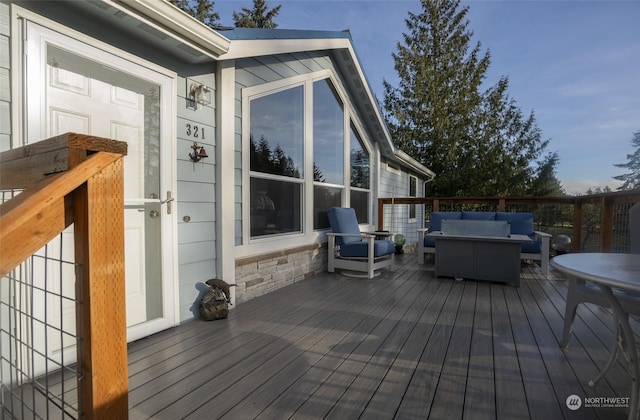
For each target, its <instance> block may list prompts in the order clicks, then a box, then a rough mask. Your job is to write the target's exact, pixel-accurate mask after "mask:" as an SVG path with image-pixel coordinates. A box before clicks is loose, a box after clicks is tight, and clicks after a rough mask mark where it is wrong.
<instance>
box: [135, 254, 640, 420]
mask: <svg viewBox="0 0 640 420" xmlns="http://www.w3.org/2000/svg"><path fill="white" fill-rule="evenodd" d="M566 286H567V285H566V280H565V279H564V278H562V276H560V275H559V274H558V273H557V272H553V271H552V275H551V276H550V278H549V279H548V280H547V279H545V278H544V277H543V276H542V275H541V274H540V273H539V272H538V270H537V266H523V274H522V284H521V286H520V287H519V288H515V287H513V286H504V285H501V284H492V283H486V282H476V281H462V282H456V281H454V280H453V279H447V278H434V274H433V267H432V266H430V265H429V263H427V264H426V265H424V266H420V265H417V264H416V263H415V255H412V254H408V255H404V256H402V258H400V259H399V261H398V264H397V266H396V270H395V271H394V272H393V273H390V272H386V273H384V274H382V275H381V276H380V277H378V278H376V279H373V280H363V279H354V278H347V277H343V276H341V275H339V274H329V273H326V274H322V275H319V276H317V277H313V278H310V279H307V280H304V281H301V282H299V283H296V284H293V285H291V286H289V287H286V288H284V289H281V290H277V291H274V292H272V293H270V294H268V295H266V296H262V297H260V298H256V299H253V300H251V301H249V302H247V303H243V304H241V305H239V306H238V307H237V308H234V309H233V310H232V311H231V313H230V315H229V318H228V319H226V320H220V321H212V322H202V321H195V322H189V323H186V324H184V325H182V326H180V327H177V328H174V329H171V330H168V331H164V332H162V333H159V334H156V335H154V336H152V337H148V338H146V339H143V340H140V341H137V342H135V343H131V344H130V345H129V388H130V391H129V406H130V410H129V414H130V418H132V419H147V418H154V419H178V418H193V419H204V418H206V419H213V418H225V419H253V418H260V419H286V418H290V417H291V418H308V419H317V418H333V419H355V418H364V419H391V418H398V419H427V418H429V419H443V418H451V419H458V418H469V419H528V418H532V419H543V420H554V419H562V418H576V419H578V418H579V419H591V418H594V419H597V418H600V419H618V418H620V419H623V418H626V416H627V413H626V410H625V409H624V408H611V407H600V408H585V407H584V406H583V407H582V408H580V409H579V410H577V411H571V410H569V409H568V408H567V405H566V400H567V397H569V396H570V395H573V394H575V395H578V396H580V397H581V398H583V399H584V398H585V397H629V396H630V395H629V394H630V379H629V376H628V374H627V372H626V370H625V369H624V368H623V366H622V365H621V364H620V363H618V364H616V366H614V368H613V369H612V371H611V372H610V374H609V375H608V376H607V378H606V380H603V381H602V382H601V383H600V384H598V385H597V386H596V387H595V388H590V387H589V386H588V385H587V383H588V381H589V379H591V378H593V377H595V376H596V375H597V373H598V368H599V367H601V366H604V364H605V363H606V360H607V358H608V355H609V350H608V347H609V346H610V345H611V340H612V336H613V333H612V330H611V322H612V318H611V315H610V314H609V312H608V311H607V310H604V309H602V308H600V307H597V306H592V305H581V306H580V308H579V310H578V317H577V319H576V325H575V329H574V335H573V337H572V339H571V344H570V346H569V349H568V350H566V351H564V350H563V349H561V348H560V345H559V342H560V339H561V333H562V325H563V314H564V304H565V294H566ZM632 324H633V328H634V330H635V331H636V332H637V331H640V327H639V324H638V322H637V320H633V322H632ZM583 404H584V401H583Z"/></svg>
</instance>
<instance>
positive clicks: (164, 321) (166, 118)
mask: <svg viewBox="0 0 640 420" xmlns="http://www.w3.org/2000/svg"><path fill="white" fill-rule="evenodd" d="M13 16H14V18H15V19H17V20H16V21H14V22H15V23H16V25H13V26H14V29H13V33H12V39H14V40H16V39H18V40H19V41H20V42H19V44H20V49H19V51H23V50H24V51H25V52H26V51H27V45H26V43H28V42H33V40H29V39H27V37H26V30H27V26H29V28H30V29H29V30H30V31H31V30H32V28H37V29H34V30H37V32H38V33H39V34H40V35H41V37H42V38H43V39H41V40H40V41H38V42H40V43H41V44H44V42H45V40H46V42H51V43H53V44H55V45H59V46H61V47H63V48H66V49H70V50H71V51H74V53H76V54H79V55H82V56H84V57H86V58H88V59H91V60H93V61H96V62H98V63H101V64H103V65H105V66H107V67H110V68H114V69H117V70H118V71H123V72H126V73H131V74H132V75H135V76H136V77H139V78H142V79H147V80H150V81H153V82H154V83H157V84H158V85H160V86H161V103H160V108H161V110H160V115H161V119H160V120H161V127H160V130H161V136H160V137H161V147H162V151H161V156H162V165H163V167H164V169H163V170H162V172H161V178H162V179H161V194H162V195H163V196H164V194H166V191H169V190H170V191H171V192H172V193H173V196H174V197H176V196H177V192H176V188H177V167H176V166H177V165H176V162H177V158H176V156H175V153H176V152H175V151H176V143H177V135H176V120H177V116H176V115H177V104H176V100H175V98H177V75H176V74H175V73H174V72H171V71H168V70H167V69H163V68H160V67H159V66H157V65H155V64H153V63H149V62H147V61H145V60H143V59H140V58H138V57H135V56H133V55H131V54H128V53H126V52H123V51H120V50H117V49H115V48H113V47H111V46H108V45H107V44H104V43H102V42H100V41H97V40H94V39H91V38H88V37H86V36H84V35H82V34H79V33H78V32H76V31H74V30H71V29H69V28H66V27H64V26H61V25H59V24H57V23H55V22H51V21H49V20H48V19H45V18H43V17H41V16H38V15H35V14H33V13H31V12H28V11H23V10H22V9H19V8H16V10H14V14H13ZM18 26H19V28H17V27H18ZM21 34H23V35H21ZM16 35H17V36H16ZM23 40H25V45H22V41H23ZM39 50H40V51H43V50H44V49H43V48H40V49H39ZM39 59H40V62H42V60H43V59H44V55H42V54H40V57H39ZM27 67H29V68H27ZM33 67H34V66H27V63H26V60H25V61H20V65H19V66H18V67H13V68H14V72H13V73H12V76H13V77H12V78H13V80H14V86H16V82H15V81H16V80H19V83H18V86H19V90H15V91H14V92H25V95H26V96H25V98H26V99H25V100H24V102H23V103H20V101H18V103H16V104H15V105H14V109H15V108H18V109H16V113H17V114H18V115H21V116H23V119H22V120H21V121H20V124H19V125H17V126H15V127H21V128H22V129H21V130H20V131H21V132H22V133H18V130H16V134H17V135H15V136H14V137H13V138H14V139H15V140H14V142H16V143H18V142H19V140H18V139H25V141H26V139H32V140H35V139H44V138H46V137H47V133H46V130H47V129H46V127H45V124H44V123H43V121H44V120H45V118H44V114H43V112H44V106H45V104H44V102H45V101H40V100H38V99H37V98H33V97H32V99H31V100H29V95H31V96H33V95H32V93H29V92H30V91H31V92H32V90H31V89H29V91H28V89H27V88H32V86H31V85H30V86H27V80H29V78H31V80H38V85H39V89H38V88H36V90H40V91H41V92H42V91H43V89H44V85H43V84H44V80H45V78H44V75H43V74H42V69H43V68H44V66H38V69H37V70H34V69H33ZM34 78H36V79H34ZM17 96H20V95H14V97H17ZM34 103H35V104H34ZM20 109H24V112H20ZM27 117H28V118H27ZM36 121H37V122H36ZM21 134H22V135H21ZM20 142H21V141H20ZM20 145H21V144H15V145H14V146H20ZM163 198H164V197H163ZM165 217H166V223H163V227H162V247H163V255H165V256H171V258H163V261H162V262H158V263H159V264H160V263H161V264H163V279H165V281H164V282H163V297H164V299H163V313H164V318H161V319H158V320H153V321H150V322H146V323H144V324H140V325H137V326H133V327H131V328H129V329H128V332H127V339H128V341H131V340H136V339H139V338H142V337H145V336H148V335H150V334H152V333H153V332H157V331H159V330H161V329H164V328H169V327H171V326H174V325H177V324H178V323H179V294H178V293H179V287H178V286H179V282H178V249H177V211H175V206H174V211H173V212H172V214H171V215H165Z"/></svg>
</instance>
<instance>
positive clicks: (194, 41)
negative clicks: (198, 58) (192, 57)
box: [104, 0, 231, 58]
mask: <svg viewBox="0 0 640 420" xmlns="http://www.w3.org/2000/svg"><path fill="white" fill-rule="evenodd" d="M104 1H105V3H108V4H111V5H112V6H114V7H116V8H118V9H121V10H123V9H124V11H126V12H127V13H130V14H134V15H136V17H137V18H138V19H140V20H142V21H144V22H145V23H147V24H148V25H151V26H153V27H154V28H155V29H157V30H159V31H161V32H164V33H166V34H167V35H170V36H172V37H174V38H175V37H178V38H179V39H180V40H181V41H182V42H184V43H185V44H188V45H189V46H191V47H192V48H194V49H196V50H198V51H200V52H202V53H203V54H206V55H208V56H209V57H211V58H217V57H218V56H220V54H224V53H225V52H227V51H228V49H229V45H230V44H231V41H230V40H228V39H227V38H225V37H224V36H222V35H221V34H220V33H218V32H216V31H214V30H213V29H211V28H209V27H208V26H207V25H205V24H204V23H202V22H200V21H198V20H197V19H194V18H192V17H191V16H189V15H188V14H186V13H185V12H183V11H182V10H179V9H178V8H176V7H174V6H173V5H171V4H170V3H169V2H167V1H165V0H104Z"/></svg>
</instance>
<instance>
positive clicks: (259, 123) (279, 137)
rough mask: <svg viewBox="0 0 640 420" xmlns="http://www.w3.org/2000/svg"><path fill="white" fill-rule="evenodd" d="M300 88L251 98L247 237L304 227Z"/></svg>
mask: <svg viewBox="0 0 640 420" xmlns="http://www.w3.org/2000/svg"><path fill="white" fill-rule="evenodd" d="M303 104H304V90H303V87H302V86H297V87H294V88H291V89H287V90H284V91H281V92H278V93H274V94H271V95H267V96H263V97H259V98H256V99H253V100H252V101H251V102H250V134H249V138H250V145H249V147H250V149H249V154H250V167H251V188H250V191H251V192H250V203H251V204H250V206H251V216H250V217H251V221H250V225H251V237H260V236H265V235H275V234H282V233H290V232H301V231H302V224H301V218H302V214H301V213H302V188H303V184H302V182H301V180H303V179H304V114H303V112H304V106H303Z"/></svg>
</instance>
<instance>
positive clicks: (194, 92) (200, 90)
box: [189, 83, 211, 105]
mask: <svg viewBox="0 0 640 420" xmlns="http://www.w3.org/2000/svg"><path fill="white" fill-rule="evenodd" d="M189 96H190V97H191V100H192V101H193V102H194V103H195V104H200V105H209V104H210V103H211V88H209V87H208V86H206V85H202V84H199V85H198V84H195V83H194V84H192V85H191V87H190V88H189Z"/></svg>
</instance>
